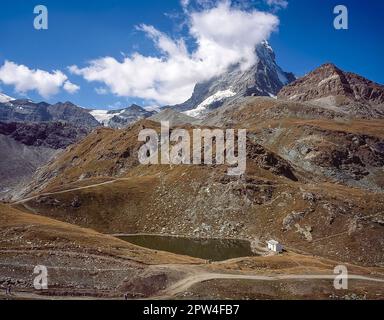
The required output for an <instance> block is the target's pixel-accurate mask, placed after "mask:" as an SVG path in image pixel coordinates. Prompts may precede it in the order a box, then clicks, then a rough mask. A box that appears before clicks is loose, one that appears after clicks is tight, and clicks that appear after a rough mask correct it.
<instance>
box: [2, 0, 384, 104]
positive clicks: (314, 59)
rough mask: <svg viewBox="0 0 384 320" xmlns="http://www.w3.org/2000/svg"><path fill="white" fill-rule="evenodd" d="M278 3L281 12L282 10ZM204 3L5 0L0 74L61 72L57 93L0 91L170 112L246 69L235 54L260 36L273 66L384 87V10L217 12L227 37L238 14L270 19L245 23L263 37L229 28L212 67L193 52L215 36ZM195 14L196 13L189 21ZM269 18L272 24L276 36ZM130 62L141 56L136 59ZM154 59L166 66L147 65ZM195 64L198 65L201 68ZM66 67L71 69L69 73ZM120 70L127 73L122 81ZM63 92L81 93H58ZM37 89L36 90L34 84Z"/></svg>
mask: <svg viewBox="0 0 384 320" xmlns="http://www.w3.org/2000/svg"><path fill="white" fill-rule="evenodd" d="M200 1H201V0H200ZM276 1H277V2H280V3H281V2H282V1H283V0H274V2H276ZM204 2H205V3H206V4H207V6H198V5H197V4H195V3H192V4H190V5H189V6H188V7H187V6H184V7H183V6H182V5H181V4H180V1H179V0H141V1H124V0H108V1H107V0H99V1H89V0H77V1H74V0H66V1H57V0H45V1H42V2H39V3H38V2H36V1H30V0H2V1H1V10H0V39H1V40H0V68H1V66H3V65H4V63H5V61H8V62H12V65H8V69H7V70H10V71H12V70H13V69H12V68H17V70H19V71H20V72H22V71H21V69H20V68H19V67H20V66H21V65H22V66H25V67H26V68H27V69H28V70H29V71H33V70H35V69H39V70H41V71H42V72H49V73H50V74H51V75H52V74H53V73H52V72H53V70H60V71H61V73H60V74H59V75H56V76H55V79H56V80H55V81H57V88H56V90H55V88H53V87H52V86H48V88H46V87H44V89H41V90H40V92H39V90H37V89H33V88H34V87H33V86H32V87H30V86H28V83H27V84H25V83H23V84H22V85H21V86H24V87H23V88H24V89H25V88H27V89H25V90H19V91H25V92H24V93H21V92H17V90H16V88H15V84H14V83H13V84H4V81H3V82H2V81H0V88H1V89H0V91H2V92H4V93H6V94H8V95H12V96H15V97H22V96H27V97H29V98H31V99H33V100H37V101H40V100H46V101H49V102H51V103H53V102H57V101H67V100H70V101H73V102H74V103H76V104H78V105H81V106H84V107H89V108H101V109H105V108H119V107H125V106H127V105H129V104H131V103H138V104H141V105H144V106H147V105H164V104H168V103H172V102H177V101H178V100H183V99H184V97H186V96H188V94H190V91H191V88H192V87H193V84H194V83H193V82H194V81H197V79H199V80H200V79H205V78H206V77H209V76H210V75H213V74H214V73H215V72H218V70H220V68H222V67H225V65H226V64H227V63H229V62H231V61H234V60H236V59H242V61H245V62H244V63H249V62H250V59H251V58H250V57H249V56H248V55H247V54H246V53H243V52H241V54H240V55H236V52H235V51H236V50H238V51H241V50H239V49H238V48H245V49H244V52H246V50H247V48H248V47H247V45H248V43H247V41H248V39H247V37H246V36H247V35H248V33H249V38H250V39H249V44H253V43H256V42H257V41H258V39H259V38H260V36H262V35H267V36H268V37H269V41H270V43H271V45H272V47H273V48H274V50H275V52H276V55H277V60H278V63H279V64H280V65H281V66H282V67H283V69H284V70H286V71H292V72H294V73H295V74H296V75H298V76H300V75H303V74H305V73H307V72H309V71H311V70H312V69H314V68H316V67H318V66H319V65H321V64H322V63H324V62H334V63H335V64H336V65H338V66H339V67H341V68H342V69H345V70H347V71H353V72H356V73H359V74H361V75H363V76H365V77H367V78H369V79H371V80H374V81H376V82H379V83H382V84H383V83H384V63H383V62H382V57H383V56H384V44H383V42H384V41H383V40H382V38H383V36H382V33H383V31H384V28H383V22H382V17H383V15H384V1H377V0H367V1H359V0H349V1H347V0H339V1H332V0H321V1H320V0H318V1H306V0H287V2H288V6H287V7H286V8H282V7H280V8H279V9H278V8H277V7H276V6H269V5H268V4H267V0H254V1H252V0H250V1H247V0H238V1H237V2H236V3H232V5H231V6H230V7H222V10H223V11H222V12H224V13H225V14H228V17H231V19H228V20H229V22H228V23H225V28H231V27H232V26H231V23H232V22H236V19H237V18H239V19H241V18H242V16H241V14H242V13H246V12H254V10H255V9H257V10H259V11H263V12H268V13H269V15H268V16H260V15H256V14H255V15H254V16H252V17H253V18H254V20H255V19H256V20H257V19H259V18H260V19H261V20H262V21H263V23H264V25H263V28H260V30H256V29H257V25H254V23H257V21H256V22H255V21H247V20H244V25H243V26H233V30H229V31H228V32H229V33H228V37H229V38H228V37H227V38H225V39H224V40H223V39H221V38H220V40H219V41H222V42H221V43H220V46H219V48H222V47H223V46H224V51H223V52H225V56H226V57H227V56H228V59H227V60H225V59H223V61H220V62H217V64H216V61H214V62H212V61H210V59H209V58H210V57H211V56H210V51H208V49H207V47H210V46H206V47H204V45H200V47H199V44H198V43H196V38H195V37H193V35H192V33H193V32H191V30H195V34H197V37H198V39H199V41H200V42H202V43H204V42H205V41H206V40H207V39H208V38H210V36H211V35H212V33H213V32H214V31H215V30H214V29H215V28H213V30H212V26H209V24H207V23H208V22H209V21H211V20H212V19H213V20H212V21H216V20H214V19H218V18H220V17H217V15H218V14H216V15H214V12H211V13H212V14H210V11H209V10H212V8H214V7H215V6H216V5H218V4H217V1H216V3H214V2H213V1H210V0H204ZM219 2H220V1H219ZM38 4H44V5H46V6H47V8H48V10H49V16H48V17H49V28H48V30H39V31H38V30H35V29H34V28H33V20H34V17H35V15H34V14H33V8H34V7H35V6H36V5H38ZM338 4H344V5H346V6H347V7H348V9H349V29H348V30H339V31H336V30H335V29H334V28H333V19H334V15H333V8H334V7H335V6H336V5H338ZM283 7H285V6H283ZM194 12H200V13H199V14H196V15H195V16H194V17H195V19H194V20H193V21H192V18H191V16H192V15H193V13H194ZM204 12H207V14H206V15H204ZM216 13H220V11H217V12H216ZM232 16H233V20H232ZM244 17H246V16H244ZM275 18H276V19H278V20H279V26H278V28H276V26H275V22H276V21H275V20H274V19H275ZM207 19H211V20H207ZM207 21H208V22H207ZM240 21H243V20H240ZM206 22H207V23H206ZM138 26H141V27H138ZM151 26H153V27H151ZM210 27H211V29H209V28H210ZM236 28H237V29H236ZM245 28H249V32H248V31H246V32H244V31H245V30H247V29H245ZM254 30H256V31H254ZM237 32H238V33H239V32H240V33H239V36H236V35H237V34H238V33H237ZM231 35H234V36H236V37H235V38H241V41H239V43H238V44H237V45H238V47H233V46H232V44H231V41H230V40H231V39H230V36H231ZM213 36H215V35H213ZM181 40H182V41H181ZM234 41H235V40H234ZM199 48H200V50H199ZM225 50H228V51H225ZM184 51H185V52H184ZM217 51H218V50H217V48H216V49H215V48H214V49H213V51H212V57H216V56H215V54H216V55H217V59H222V58H223V57H222V55H220V53H218V52H217ZM135 52H138V53H139V54H140V55H139V57H137V58H135V59H133V58H132V54H134V53H135ZM194 52H195V53H196V54H195V55H194V57H192V58H191V57H190V56H189V55H190V54H193V53H194ZM107 57H108V58H107ZM151 57H152V58H158V59H161V58H163V59H165V60H166V61H165V62H164V61H163V60H158V61H153V60H150V58H151ZM109 58H112V59H109ZM95 59H99V62H98V63H97V64H92V63H90V61H92V60H95ZM124 59H126V60H124ZM217 59H216V60H217ZM231 59H232V60H231ZM200 60H205V61H204V62H202V63H200V62H201V61H200ZM149 62H151V63H152V62H153V67H152V65H150V66H148V65H149ZM69 66H76V67H75V68H72V69H71V71H70V70H69V69H68V67H69ZM120 67H122V68H120ZM100 68H101V69H100ZM152 68H153V70H151V69H152ZM177 68H179V69H182V70H174V72H173V73H170V71H169V70H173V69H177ZM120 69H124V70H125V71H124V72H120ZM23 70H24V69H23ZM141 70H143V72H141ZM204 72H206V74H204ZM21 74H24V73H21ZM163 74H164V76H166V75H168V74H169V77H170V78H172V80H171V81H165V82H164V79H163V77H162V75H163ZM187 74H188V75H187ZM36 78H38V79H37V80H39V81H40V80H41V76H40V75H36V77H35V78H31V80H29V81H30V82H31V81H35V80H36ZM27 79H29V78H27ZM34 79H35V80H34ZM37 80H36V81H37ZM9 81H11V80H8V82H9ZM12 81H16V80H12ZM12 81H11V82H12ZM67 82H68V84H69V83H70V84H75V85H76V86H79V89H78V90H74V89H73V88H72V89H73V90H65V88H64V85H65V83H67ZM43 85H44V84H43ZM36 86H38V87H39V88H40V87H41V84H36ZM69 88H70V86H69ZM19 89H20V88H19ZM44 90H45V91H44ZM42 91H44V92H46V94H44V92H43V94H42ZM56 91H57V92H56ZM69 91H72V93H70V92H69ZM96 91H97V92H98V93H97V92H96ZM52 92H53V93H52ZM179 102H182V101H179Z"/></svg>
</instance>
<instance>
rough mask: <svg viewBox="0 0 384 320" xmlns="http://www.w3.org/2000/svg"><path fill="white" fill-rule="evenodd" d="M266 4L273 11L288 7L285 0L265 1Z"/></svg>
mask: <svg viewBox="0 0 384 320" xmlns="http://www.w3.org/2000/svg"><path fill="white" fill-rule="evenodd" d="M266 2H267V4H268V5H269V6H270V7H273V8H274V9H285V8H287V7H288V1H287V0H266Z"/></svg>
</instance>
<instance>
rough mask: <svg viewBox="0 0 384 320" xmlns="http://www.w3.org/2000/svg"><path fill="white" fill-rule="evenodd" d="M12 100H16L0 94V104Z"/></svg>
mask: <svg viewBox="0 0 384 320" xmlns="http://www.w3.org/2000/svg"><path fill="white" fill-rule="evenodd" d="M12 100H16V99H15V98H12V97H10V96H7V95H6V94H3V93H0V103H7V102H9V101H12Z"/></svg>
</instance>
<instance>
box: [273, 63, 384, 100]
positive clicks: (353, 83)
mask: <svg viewBox="0 0 384 320" xmlns="http://www.w3.org/2000/svg"><path fill="white" fill-rule="evenodd" d="M329 96H334V97H344V98H347V99H349V100H351V101H358V102H363V103H370V104H382V103H384V86H383V85H380V84H377V83H375V82H373V81H370V80H368V79H365V78H364V77H362V76H359V75H357V74H354V73H351V72H344V71H342V70H341V69H339V68H338V67H336V66H335V65H334V64H331V63H327V64H324V65H322V66H321V67H319V68H317V69H316V70H314V71H312V72H311V73H309V74H308V75H306V76H304V77H302V78H300V79H298V80H296V81H295V82H293V83H291V84H289V85H287V86H285V87H284V88H283V89H282V90H281V91H280V92H279V94H278V98H280V99H287V100H293V101H301V102H304V101H311V100H315V99H320V98H326V97H329ZM344 103H345V101H344Z"/></svg>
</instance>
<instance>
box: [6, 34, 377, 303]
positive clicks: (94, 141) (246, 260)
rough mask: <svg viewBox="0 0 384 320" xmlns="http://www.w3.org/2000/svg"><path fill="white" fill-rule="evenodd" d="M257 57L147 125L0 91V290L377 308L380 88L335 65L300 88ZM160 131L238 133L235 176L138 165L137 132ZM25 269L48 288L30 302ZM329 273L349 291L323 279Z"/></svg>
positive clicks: (142, 117)
mask: <svg viewBox="0 0 384 320" xmlns="http://www.w3.org/2000/svg"><path fill="white" fill-rule="evenodd" d="M256 53H257V57H258V59H257V62H256V64H255V65H253V66H252V67H251V68H249V69H247V70H245V71H244V70H242V69H241V68H240V67H239V66H237V65H234V66H232V67H230V68H229V69H228V70H227V72H226V73H224V74H222V75H220V76H218V77H215V78H213V79H211V80H209V81H206V82H204V83H198V84H197V85H196V87H195V90H194V92H193V94H192V96H191V98H190V99H189V100H188V101H186V102H184V103H182V104H179V105H174V106H164V107H163V108H161V109H160V111H159V112H155V111H148V110H147V109H146V108H143V107H140V106H138V105H132V106H130V107H127V108H122V109H120V110H111V111H105V110H92V109H91V108H90V109H86V108H82V107H79V106H76V105H74V104H73V103H70V102H65V103H57V104H53V105H51V104H48V103H45V102H39V103H37V102H33V101H30V100H18V99H14V98H11V97H9V96H7V95H5V94H1V95H0V148H1V150H2V156H1V158H0V177H1V180H0V196H1V198H2V199H3V203H2V204H0V251H1V253H0V256H1V258H0V284H4V285H7V284H11V285H12V286H13V288H14V290H13V291H14V295H15V297H16V298H19V299H40V298H44V297H47V296H50V297H51V298H56V299H58V298H60V297H85V298H89V297H91V298H114V299H118V298H120V299H121V298H122V297H123V296H125V297H126V298H129V299H142V298H162V299H167V298H168V299H282V298H284V299H354V298H355V299H364V298H368V299H383V295H384V291H383V281H384V250H383V248H384V197H383V192H384V130H383V128H384V86H383V85H381V84H378V83H374V82H372V81H370V80H368V79H365V78H364V77H362V76H360V75H357V74H354V73H351V72H346V71H344V70H341V69H340V68H338V67H337V66H335V65H333V64H332V63H326V64H324V65H322V66H319V67H318V68H316V69H315V70H313V71H312V72H310V73H309V74H307V75H305V76H304V77H301V78H298V79H296V77H295V76H294V75H293V74H292V73H289V72H286V71H284V70H282V68H281V67H279V66H278V64H277V63H276V57H275V53H274V51H273V49H272V48H271V46H270V45H269V44H268V42H266V41H264V42H262V43H261V44H260V45H258V47H257V48H256ZM161 121H169V122H170V124H171V131H172V130H174V129H176V128H183V129H186V130H189V131H192V130H193V129H196V128H211V129H213V128H220V129H227V128H234V129H246V130H247V169H246V172H245V174H243V175H242V176H239V177H237V176H228V175H227V169H228V168H227V166H226V165H218V164H213V165H210V166H205V165H178V166H176V165H149V166H147V165H141V164H140V163H139V161H138V151H139V149H140V147H141V146H142V145H143V142H139V141H138V136H139V132H140V131H141V130H143V129H144V128H145V129H154V130H156V131H157V132H159V134H160V127H161V125H160V122H161ZM132 235H135V236H136V237H138V236H140V235H141V236H148V237H149V236H156V237H160V238H161V237H164V238H171V239H172V241H176V242H177V241H179V242H177V243H178V245H177V244H175V245H174V244H173V242H172V243H171V244H169V243H168V245H167V248H165V247H162V248H159V247H156V246H155V247H153V246H154V245H159V244H160V243H161V240H158V238H156V239H157V240H152V241H150V243H149V244H148V243H147V244H145V243H144V242H134V241H133V238H132V241H131V242H130V240H129V237H128V238H124V237H123V236H132ZM271 239H275V240H277V241H278V242H280V243H281V244H283V245H284V249H285V250H284V252H282V253H281V254H274V253H272V252H270V251H269V250H268V249H267V248H266V241H268V240H271ZM139 240H140V239H139ZM139 240H137V239H136V241H139ZM141 240H142V239H141ZM187 240H189V241H193V245H199V246H202V247H203V246H207V245H209V244H210V242H209V241H213V240H218V241H221V240H222V241H224V240H227V241H232V242H223V243H225V245H224V244H221V245H218V244H217V243H215V246H216V247H214V248H213V249H211V250H210V251H208V252H210V253H212V252H213V253H215V254H217V253H218V252H221V250H222V251H223V252H224V253H228V252H229V250H230V247H231V246H236V247H235V248H236V249H235V253H237V254H235V255H228V257H227V258H226V259H213V258H211V257H207V256H202V255H199V254H198V253H196V252H193V250H190V251H188V252H186V251H185V250H187V249H190V248H188V247H189V245H185V244H184V242H182V241H187ZM170 241H171V240H170ZM180 243H182V244H181V245H180ZM188 243H189V242H188ZM196 243H197V244H196ZM193 245H192V244H191V245H190V247H191V248H192V247H193ZM243 246H246V247H247V248H248V247H249V249H250V250H251V251H252V252H251V253H250V254H248V255H241V254H240V252H241V250H242V249H244V248H243ZM180 250H181V251H180ZM35 265H45V266H47V268H48V272H49V275H50V286H49V289H48V290H44V291H41V292H37V291H35V290H34V289H33V287H32V284H31V283H30V277H31V272H32V271H31V270H33V266H35ZM337 265H345V266H347V267H348V272H349V275H352V277H351V279H350V281H349V291H348V293H343V292H341V291H338V290H336V289H335V288H334V286H333V284H332V283H333V280H330V277H329V276H330V275H333V274H334V268H335V266H337ZM300 275H302V277H300ZM266 280H276V281H266ZM0 297H1V295H0Z"/></svg>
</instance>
